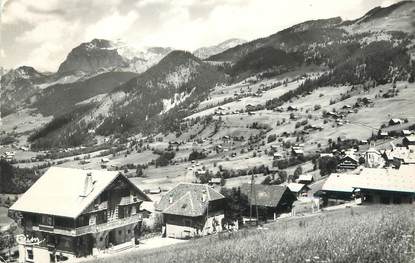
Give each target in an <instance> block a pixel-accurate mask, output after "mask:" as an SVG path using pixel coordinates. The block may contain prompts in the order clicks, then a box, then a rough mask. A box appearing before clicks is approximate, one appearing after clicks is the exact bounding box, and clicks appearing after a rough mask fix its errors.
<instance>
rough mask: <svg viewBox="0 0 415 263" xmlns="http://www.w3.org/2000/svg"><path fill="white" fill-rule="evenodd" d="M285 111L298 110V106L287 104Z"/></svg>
mask: <svg viewBox="0 0 415 263" xmlns="http://www.w3.org/2000/svg"><path fill="white" fill-rule="evenodd" d="M287 111H298V107H297V106H291V105H289V106H288V107H287Z"/></svg>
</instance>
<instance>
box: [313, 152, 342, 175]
mask: <svg viewBox="0 0 415 263" xmlns="http://www.w3.org/2000/svg"><path fill="white" fill-rule="evenodd" d="M337 164H338V160H337V158H336V157H330V156H324V157H322V158H320V159H319V165H318V166H319V168H320V174H321V175H322V176H325V175H329V174H331V173H333V172H335V171H336V168H337Z"/></svg>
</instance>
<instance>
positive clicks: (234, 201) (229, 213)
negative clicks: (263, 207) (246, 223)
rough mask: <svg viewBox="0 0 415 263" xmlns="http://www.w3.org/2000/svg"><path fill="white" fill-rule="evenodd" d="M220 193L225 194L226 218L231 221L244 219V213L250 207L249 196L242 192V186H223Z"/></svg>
mask: <svg viewBox="0 0 415 263" xmlns="http://www.w3.org/2000/svg"><path fill="white" fill-rule="evenodd" d="M220 193H221V194H222V195H223V196H225V202H226V204H225V218H226V220H227V221H228V222H229V223H233V222H235V221H236V220H237V221H238V222H240V221H242V214H243V213H244V212H245V211H248V209H249V202H248V197H247V196H245V195H244V194H242V193H241V190H240V188H239V187H238V188H235V187H233V188H225V187H222V188H221V190H220Z"/></svg>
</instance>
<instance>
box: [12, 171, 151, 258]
mask: <svg viewBox="0 0 415 263" xmlns="http://www.w3.org/2000/svg"><path fill="white" fill-rule="evenodd" d="M143 201H151V200H150V199H149V198H148V197H147V196H146V195H145V194H144V193H143V192H142V191H141V190H140V189H138V188H137V187H136V186H135V185H134V184H133V183H131V181H130V180H129V179H128V178H126V177H125V176H123V175H122V174H120V173H118V172H108V171H100V170H80V169H72V168H61V167H51V168H49V169H48V170H47V171H46V173H45V174H44V175H43V176H42V177H40V178H39V179H38V180H37V181H36V183H35V184H34V185H33V186H32V187H30V188H29V190H27V191H26V193H24V194H23V195H22V196H21V197H20V198H19V199H18V200H17V202H16V203H14V204H13V206H12V207H10V211H12V212H18V213H20V214H21V224H22V229H23V232H24V235H22V236H20V238H19V239H18V243H19V256H20V259H19V262H40V263H46V262H56V261H63V260H65V259H71V258H72V259H73V258H77V257H83V256H88V255H97V254H100V253H102V252H105V251H106V250H108V249H111V250H117V249H118V248H119V247H123V248H126V247H129V246H133V245H134V242H135V239H136V237H137V235H138V233H139V228H140V226H141V221H142V217H141V212H140V205H141V203H142V202H143Z"/></svg>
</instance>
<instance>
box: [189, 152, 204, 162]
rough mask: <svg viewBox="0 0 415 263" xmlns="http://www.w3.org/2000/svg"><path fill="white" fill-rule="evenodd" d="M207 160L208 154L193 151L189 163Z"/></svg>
mask: <svg viewBox="0 0 415 263" xmlns="http://www.w3.org/2000/svg"><path fill="white" fill-rule="evenodd" d="M205 158H206V154H205V153H204V152H198V151H192V152H191V153H190V154H189V158H188V160H189V161H193V160H200V159H205Z"/></svg>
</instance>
